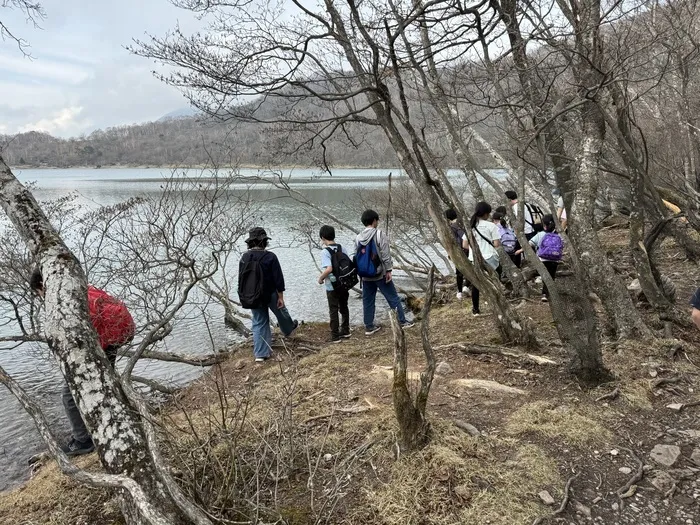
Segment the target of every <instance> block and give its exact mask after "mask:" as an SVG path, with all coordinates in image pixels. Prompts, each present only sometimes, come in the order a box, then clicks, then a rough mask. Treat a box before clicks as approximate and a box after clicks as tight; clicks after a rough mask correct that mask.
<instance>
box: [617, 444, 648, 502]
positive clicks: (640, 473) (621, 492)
mask: <svg viewBox="0 0 700 525" xmlns="http://www.w3.org/2000/svg"><path fill="white" fill-rule="evenodd" d="M619 448H620V450H624V451H625V452H627V453H628V454H629V455H630V456H632V458H633V459H634V460H635V461H636V462H637V471H636V472H635V473H634V474H633V475H632V477H631V478H630V479H629V480H627V483H625V484H624V485H623V486H622V487H620V488H619V489H617V491H616V494H617V497H618V498H620V510H622V508H623V506H624V500H625V499H626V498H629V497H631V496H632V495H633V494H634V491H632V494H630V493H629V492H630V489H631V488H632V487H633V486H634V485H635V484H636V483H639V482H640V481H641V480H642V478H643V477H644V462H643V461H642V460H641V459H639V456H637V454H635V453H634V451H632V450H631V449H629V448H625V447H619Z"/></svg>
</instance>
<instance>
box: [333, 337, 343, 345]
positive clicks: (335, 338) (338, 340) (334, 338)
mask: <svg viewBox="0 0 700 525" xmlns="http://www.w3.org/2000/svg"><path fill="white" fill-rule="evenodd" d="M342 342H343V340H342V339H341V338H340V336H338V337H331V343H333V344H337V343H342Z"/></svg>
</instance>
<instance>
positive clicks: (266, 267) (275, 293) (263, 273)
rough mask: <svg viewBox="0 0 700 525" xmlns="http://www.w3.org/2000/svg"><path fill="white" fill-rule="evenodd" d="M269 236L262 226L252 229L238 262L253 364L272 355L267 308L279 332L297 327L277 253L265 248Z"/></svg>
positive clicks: (241, 299) (241, 300) (240, 289)
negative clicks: (287, 303) (250, 319)
mask: <svg viewBox="0 0 700 525" xmlns="http://www.w3.org/2000/svg"><path fill="white" fill-rule="evenodd" d="M269 241H270V237H268V236H267V232H266V231H265V229H264V228H260V227H256V228H252V229H251V230H250V231H249V232H248V238H247V239H246V240H245V243H246V244H247V245H248V251H247V252H245V253H244V254H243V256H242V257H241V260H240V262H239V264H238V297H239V299H240V302H241V306H242V307H243V308H247V309H250V311H251V314H252V316H253V326H252V330H253V355H254V357H255V362H256V363H263V362H265V361H266V360H267V359H269V358H270V357H271V356H272V329H271V328H270V311H272V313H273V314H274V315H275V317H276V318H277V323H278V324H279V328H280V331H281V332H282V334H283V335H284V336H285V337H289V336H291V335H292V334H293V333H294V331H295V330H296V329H297V326H299V322H298V321H296V320H294V319H292V317H291V315H290V314H289V311H288V310H287V308H286V307H285V303H284V292H285V286H284V275H283V273H282V267H281V266H280V263H279V260H278V259H277V256H276V255H275V254H274V253H272V252H269V251H267V249H266V248H267V245H268V242H269Z"/></svg>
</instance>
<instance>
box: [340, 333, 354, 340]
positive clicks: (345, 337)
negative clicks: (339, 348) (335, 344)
mask: <svg viewBox="0 0 700 525" xmlns="http://www.w3.org/2000/svg"><path fill="white" fill-rule="evenodd" d="M340 337H342V338H343V339H350V337H352V336H351V335H350V332H346V333H344V334H340Z"/></svg>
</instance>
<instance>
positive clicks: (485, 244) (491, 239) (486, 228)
mask: <svg viewBox="0 0 700 525" xmlns="http://www.w3.org/2000/svg"><path fill="white" fill-rule="evenodd" d="M490 215H491V205H490V204H488V203H487V202H483V201H481V202H477V203H476V208H475V210H474V215H472V218H471V222H470V223H469V224H470V227H471V229H472V235H473V236H474V240H475V241H476V245H477V246H478V247H479V252H480V253H481V257H483V259H484V262H485V263H486V264H487V265H488V266H490V267H491V269H493V270H495V271H496V273H498V275H499V277H500V275H501V263H500V261H499V258H498V250H496V248H498V247H499V246H500V245H501V234H500V233H499V232H498V228H497V227H496V225H495V224H494V223H493V222H491V221H490V220H489V217H490ZM465 239H466V235H465ZM469 260H470V261H472V262H474V250H471V251H470V252H469ZM472 315H475V316H476V315H481V310H480V309H479V289H478V288H477V287H476V286H474V285H472Z"/></svg>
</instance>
